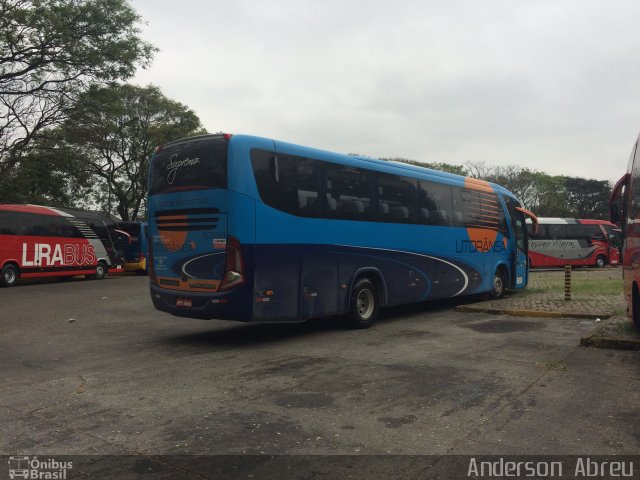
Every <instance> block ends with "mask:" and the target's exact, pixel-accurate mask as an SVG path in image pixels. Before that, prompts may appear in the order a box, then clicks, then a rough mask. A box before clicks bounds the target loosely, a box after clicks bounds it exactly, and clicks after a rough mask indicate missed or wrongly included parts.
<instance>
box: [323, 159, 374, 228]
mask: <svg viewBox="0 0 640 480" xmlns="http://www.w3.org/2000/svg"><path fill="white" fill-rule="evenodd" d="M325 182H326V207H327V208H326V214H327V216H328V217H329V218H340V219H350V220H368V219H371V217H372V202H371V193H372V192H371V190H372V185H373V175H372V174H371V172H368V171H366V170H360V169H357V168H351V167H348V166H345V165H334V164H331V163H326V164H325Z"/></svg>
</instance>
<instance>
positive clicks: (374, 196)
mask: <svg viewBox="0 0 640 480" xmlns="http://www.w3.org/2000/svg"><path fill="white" fill-rule="evenodd" d="M525 215H530V216H533V214H530V212H527V211H526V210H524V209H522V208H521V206H520V203H519V202H518V200H517V199H516V198H515V197H514V195H513V194H511V193H510V192H508V191H507V190H505V189H504V188H502V187H500V186H498V185H494V184H490V183H488V182H484V181H480V180H476V179H472V178H466V177H461V176H458V175H453V174H447V173H443V172H438V171H434V170H430V169H426V168H421V167H415V166H411V165H407V164H403V163H397V162H388V161H382V160H374V159H368V158H359V157H353V156H347V155H341V154H337V153H330V152H326V151H321V150H316V149H312V148H307V147H302V146H298V145H293V144H289V143H284V142H280V141H274V140H271V139H266V138H259V137H253V136H247V135H230V134H224V135H205V136H200V137H193V138H187V139H183V140H179V141H176V142H172V143H169V144H166V145H164V146H160V147H158V148H157V149H156V153H155V154H154V156H153V158H152V159H151V165H150V170H149V198H148V221H149V237H150V250H149V274H150V280H151V283H150V288H151V298H152V300H153V303H154V305H155V307H156V308H157V309H159V310H162V311H165V312H169V313H171V314H173V315H177V316H183V317H192V318H202V319H212V318H216V319H229V320H242V321H250V322H291V321H303V320H306V319H308V318H312V317H319V316H330V315H338V314H348V316H347V318H348V320H349V322H350V324H351V325H352V326H354V327H358V328H366V327H368V326H370V325H372V324H373V323H374V322H375V320H376V317H377V314H378V310H379V308H380V307H384V306H389V305H399V304H406V303H413V302H422V301H425V300H431V299H438V298H447V297H456V296H462V295H469V294H477V293H483V292H487V293H489V294H490V295H491V296H492V297H494V298H495V297H500V296H502V294H503V293H504V291H505V289H507V288H510V289H519V288H524V287H525V286H526V284H527V275H528V265H527V254H528V252H527V233H526V227H525ZM533 218H534V220H535V217H533Z"/></svg>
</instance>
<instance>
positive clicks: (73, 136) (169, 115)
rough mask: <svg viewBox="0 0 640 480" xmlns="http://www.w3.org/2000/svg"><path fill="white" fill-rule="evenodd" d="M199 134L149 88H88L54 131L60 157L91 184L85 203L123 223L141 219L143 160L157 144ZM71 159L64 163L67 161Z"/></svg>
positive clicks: (196, 123) (187, 115) (195, 121)
mask: <svg viewBox="0 0 640 480" xmlns="http://www.w3.org/2000/svg"><path fill="white" fill-rule="evenodd" d="M200 133H204V131H203V130H202V125H201V123H200V119H199V118H198V117H197V115H196V114H195V113H194V112H193V111H191V110H190V109H188V108H187V107H186V106H184V105H182V104H180V103H178V102H175V101H173V100H170V99H168V98H167V97H165V96H164V95H163V94H162V92H161V91H160V89H159V88H157V87H154V86H148V87H137V86H133V85H111V86H109V87H93V88H90V89H89V90H88V91H87V92H85V93H84V94H82V95H81V96H80V98H79V100H78V102H77V103H76V105H75V106H74V108H73V109H72V110H71V111H70V112H69V120H67V121H66V122H65V123H64V125H63V126H62V128H61V129H60V130H59V136H60V138H61V139H62V140H63V142H62V143H59V144H58V147H59V148H60V150H59V152H60V153H61V154H62V155H63V156H64V157H66V158H67V159H69V161H70V162H71V163H72V164H74V163H75V165H76V166H77V168H78V170H76V173H75V175H76V176H77V177H78V178H79V179H82V178H86V177H90V178H92V179H93V182H94V184H93V190H92V191H91V193H90V195H89V196H90V198H91V199H92V201H93V203H97V204H99V205H101V206H102V208H103V210H105V211H107V212H109V213H116V214H117V215H118V216H119V217H120V218H122V219H123V220H136V219H137V218H139V217H140V216H141V214H144V207H145V199H146V193H147V169H148V161H149V158H150V157H151V154H152V153H153V149H154V148H155V147H156V146H157V145H158V144H162V143H166V142H168V141H171V140H175V139H178V138H182V137H186V136H191V135H196V134H200ZM70 156H71V157H72V158H69V157H70Z"/></svg>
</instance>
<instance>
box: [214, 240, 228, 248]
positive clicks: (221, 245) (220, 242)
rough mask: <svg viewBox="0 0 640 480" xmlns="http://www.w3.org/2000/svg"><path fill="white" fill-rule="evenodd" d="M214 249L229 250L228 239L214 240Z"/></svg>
mask: <svg viewBox="0 0 640 480" xmlns="http://www.w3.org/2000/svg"><path fill="white" fill-rule="evenodd" d="M213 248H215V249H216V250H224V249H225V248H227V239H226V238H214V239H213Z"/></svg>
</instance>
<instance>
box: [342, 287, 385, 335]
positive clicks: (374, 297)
mask: <svg viewBox="0 0 640 480" xmlns="http://www.w3.org/2000/svg"><path fill="white" fill-rule="evenodd" d="M379 309H380V296H379V294H378V289H377V288H376V286H375V284H374V283H373V282H372V281H371V280H369V279H368V278H363V279H360V280H358V281H357V282H356V284H355V285H354V287H353V290H352V291H351V311H350V312H349V325H350V326H351V327H352V328H369V327H370V326H371V325H373V324H374V323H375V321H376V318H377V317H378V310H379Z"/></svg>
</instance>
